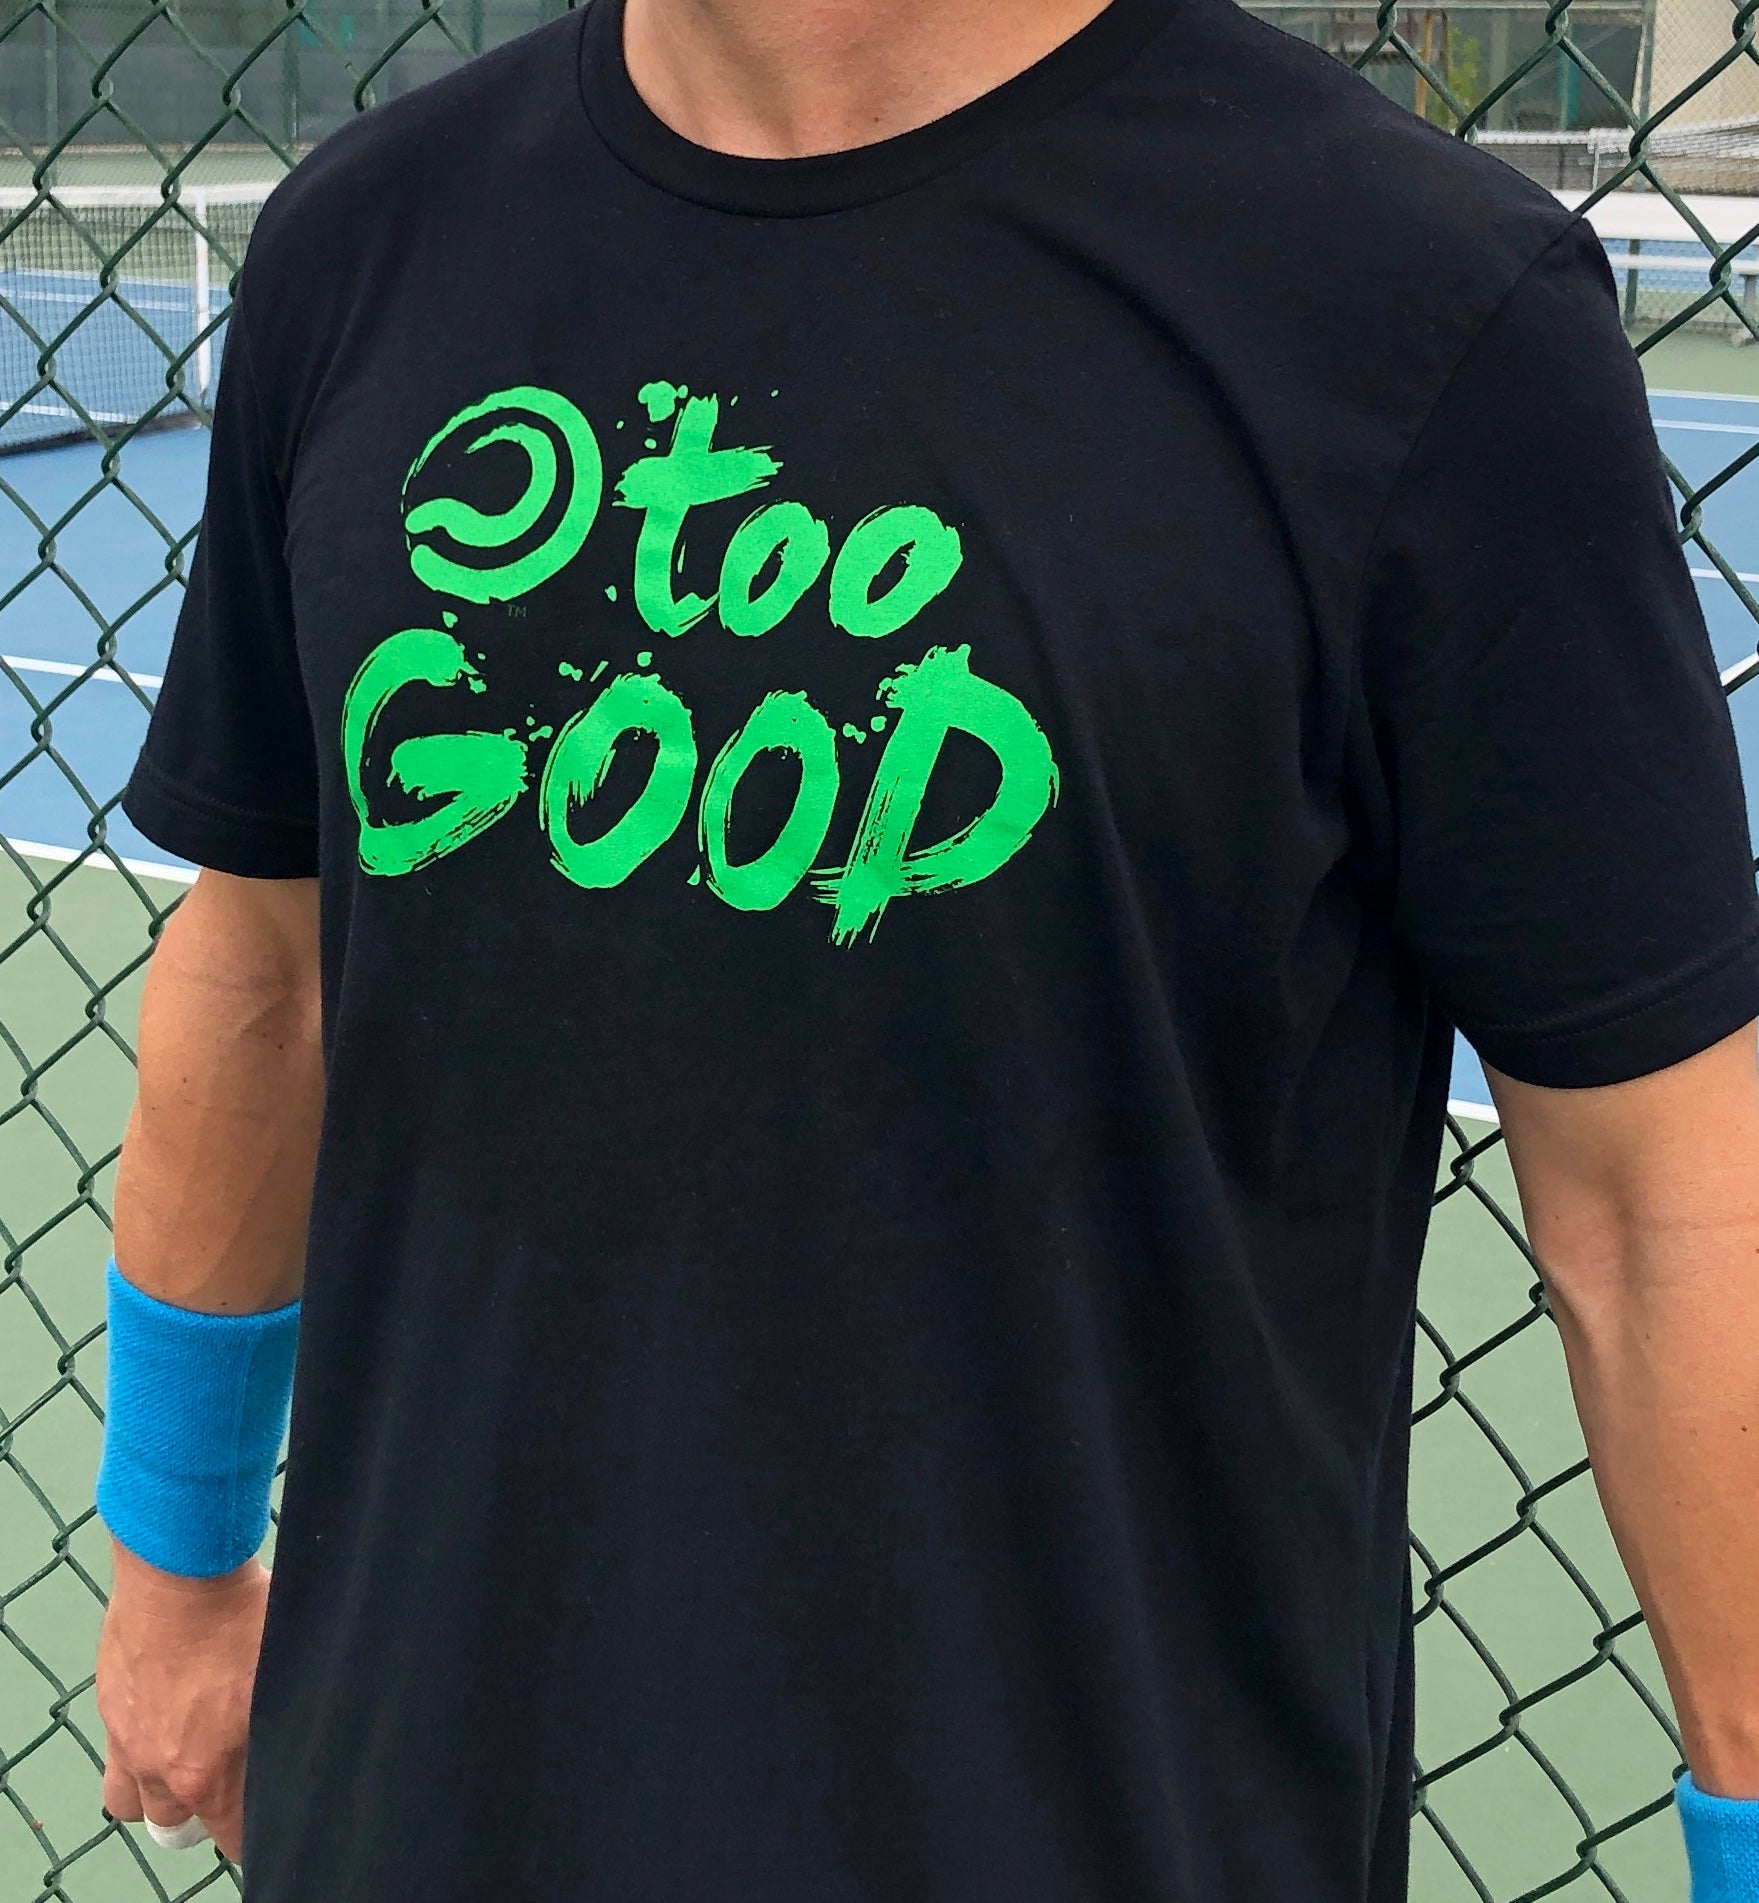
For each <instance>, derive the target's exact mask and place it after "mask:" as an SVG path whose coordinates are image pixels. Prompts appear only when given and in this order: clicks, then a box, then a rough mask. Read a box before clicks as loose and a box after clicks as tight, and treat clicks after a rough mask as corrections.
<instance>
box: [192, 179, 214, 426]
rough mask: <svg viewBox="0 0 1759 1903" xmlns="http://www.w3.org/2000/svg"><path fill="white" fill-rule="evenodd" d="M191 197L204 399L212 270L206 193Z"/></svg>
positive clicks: (198, 364)
mask: <svg viewBox="0 0 1759 1903" xmlns="http://www.w3.org/2000/svg"><path fill="white" fill-rule="evenodd" d="M190 199H191V203H192V209H193V210H194V212H195V219H196V224H195V334H196V336H197V337H198V338H199V339H200V340H201V341H200V342H199V343H197V345H196V347H195V387H196V395H197V396H198V397H199V398H200V399H201V400H202V402H203V403H206V402H207V401H208V389H209V386H210V384H211V382H212V380H213V371H214V345H213V339H212V338H210V337H209V336H207V335H206V331H207V328H208V317H209V309H208V306H209V303H210V292H211V287H210V284H209V278H210V275H211V271H212V261H211V260H210V258H209V256H208V195H207V193H206V192H202V191H196V192H192V193H191V194H190Z"/></svg>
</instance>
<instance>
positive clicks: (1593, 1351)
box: [1536, 1159, 1759, 1797]
mask: <svg viewBox="0 0 1759 1903" xmlns="http://www.w3.org/2000/svg"><path fill="white" fill-rule="evenodd" d="M1756 1175H1759V1167H1756V1166H1749V1165H1747V1164H1746V1163H1745V1161H1744V1159H1743V1160H1742V1162H1741V1164H1740V1166H1739V1167H1738V1169H1730V1170H1729V1171H1727V1173H1726V1175H1725V1176H1724V1180H1723V1181H1722V1182H1721V1183H1720V1185H1713V1184H1710V1183H1707V1182H1705V1181H1704V1179H1703V1177H1702V1175H1699V1176H1698V1177H1697V1178H1696V1180H1695V1181H1694V1180H1693V1179H1692V1178H1691V1176H1690V1175H1685V1176H1684V1180H1683V1183H1682V1186H1683V1187H1684V1188H1685V1189H1686V1191H1687V1193H1688V1200H1686V1201H1682V1200H1681V1199H1680V1198H1678V1197H1671V1198H1670V1197H1667V1196H1665V1195H1663V1194H1662V1193H1660V1192H1657V1193H1656V1194H1655V1195H1653V1196H1651V1197H1648V1198H1646V1203H1647V1208H1646V1210H1645V1211H1643V1212H1641V1213H1639V1212H1634V1211H1631V1210H1625V1211H1622V1212H1620V1213H1619V1214H1617V1215H1616V1216H1611V1217H1609V1218H1608V1219H1607V1220H1606V1221H1605V1223H1604V1226H1603V1227H1602V1230H1601V1233H1600V1234H1599V1235H1597V1236H1589V1235H1586V1234H1584V1233H1582V1232H1581V1229H1580V1227H1578V1230H1577V1233H1576V1234H1575V1235H1574V1236H1573V1237H1565V1236H1557V1235H1554V1236H1551V1237H1549V1238H1547V1237H1545V1236H1543V1235H1542V1236H1540V1237H1538V1238H1536V1241H1537V1242H1538V1244H1539V1254H1540V1260H1541V1262H1542V1263H1545V1262H1546V1260H1547V1246H1546V1245H1547V1242H1548V1241H1549V1243H1550V1247H1551V1265H1550V1266H1549V1268H1548V1272H1547V1281H1548V1284H1549V1286H1550V1289H1551V1296H1552V1304H1553V1308H1554V1311H1555V1313H1556V1314H1557V1318H1558V1323H1559V1326H1560V1328H1561V1330H1562V1333H1563V1340H1564V1348H1565V1352H1566V1355H1567V1357H1568V1361H1569V1367H1570V1375H1571V1381H1572V1384H1573V1386H1574V1389H1575V1394H1576V1400H1577V1406H1578V1409H1579V1411H1580V1414H1581V1417H1582V1423H1583V1427H1584V1430H1585V1433H1586V1436H1587V1441H1588V1447H1589V1453H1590V1457H1591V1459H1592V1462H1593V1467H1594V1474H1595V1479H1596V1482H1597V1484H1598V1486H1599V1490H1600V1495H1601V1498H1602V1500H1603V1502H1604V1504H1605V1507H1606V1513H1607V1518H1608V1521H1609V1523H1610V1525H1611V1527H1612V1531H1613V1534H1614V1537H1615V1539H1616V1540H1617V1543H1618V1547H1619V1551H1620V1553H1621V1555H1622V1557H1623V1559H1624V1561H1625V1564H1626V1568H1627V1570H1628V1571H1629V1573H1630V1575H1631V1579H1632V1583H1633V1585H1634V1586H1635V1587H1636V1590H1637V1594H1638V1597H1639V1599H1640V1601H1641V1603H1642V1606H1643V1609H1644V1612H1645V1614H1646V1616H1647V1618H1648V1622H1649V1626H1650V1629H1651V1631H1652V1633H1653V1636H1654V1638H1655V1642H1656V1646H1657V1648H1658V1650H1659V1652H1660V1655H1661V1661H1662V1665H1663V1668H1664V1670H1665V1671H1666V1674H1667V1678H1668V1684H1669V1687H1670V1689H1671V1691H1672V1693H1673V1697H1674V1701H1675V1705H1676V1709H1677V1711H1678V1714H1679V1719H1680V1725H1681V1731H1682V1735H1683V1738H1684V1741H1685V1746H1686V1755H1687V1759H1688V1762H1689V1763H1690V1765H1691V1766H1692V1769H1693V1773H1694V1775H1695V1777H1696V1779H1697V1781H1698V1783H1699V1785H1700V1786H1701V1787H1702V1788H1703V1789H1705V1790H1707V1791H1712V1792H1715V1793H1718V1794H1720V1795H1722V1796H1726V1797H1759V1197H1756V1194H1755V1187H1754V1178H1755V1176H1756ZM1676 1180H1680V1179H1676Z"/></svg>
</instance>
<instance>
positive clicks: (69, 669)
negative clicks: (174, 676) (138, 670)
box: [0, 654, 165, 687]
mask: <svg viewBox="0 0 1759 1903" xmlns="http://www.w3.org/2000/svg"><path fill="white" fill-rule="evenodd" d="M0 661H4V662H5V663H6V665H7V666H8V667H9V668H11V669H12V670H13V672H14V673H16V674H62V675H67V676H69V677H71V676H73V675H78V674H84V673H85V672H86V671H87V670H86V669H85V667H83V666H81V665H80V663H79V662H77V661H38V660H34V659H32V657H31V656H30V655H28V654H0ZM91 677H92V679H93V680H95V681H108V682H110V683H111V685H112V686H115V687H126V686H127V685H128V683H129V681H130V680H132V681H133V682H134V684H135V686H136V687H163V686H164V685H165V677H164V675H163V674H133V675H130V676H128V678H127V679H124V677H123V676H122V675H120V674H118V673H117V672H116V670H115V668H113V667H100V668H94V669H92V670H91Z"/></svg>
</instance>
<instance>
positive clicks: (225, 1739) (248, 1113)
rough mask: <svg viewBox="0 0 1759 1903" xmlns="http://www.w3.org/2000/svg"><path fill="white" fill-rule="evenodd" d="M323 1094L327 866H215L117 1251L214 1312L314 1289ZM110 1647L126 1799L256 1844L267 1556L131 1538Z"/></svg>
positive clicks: (187, 941) (171, 959)
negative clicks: (274, 871)
mask: <svg viewBox="0 0 1759 1903" xmlns="http://www.w3.org/2000/svg"><path fill="white" fill-rule="evenodd" d="M322 1104H323V1059H322V1051H321V1048H320V1044H319V1003H318V956H317V887H316V882H315V881H314V880H309V879H298V880H266V879H237V878H230V877H228V876H227V875H225V874H223V873H215V872H204V873H202V875H201V876H200V878H199V879H198V880H197V881H196V883H195V886H194V887H193V889H192V890H191V891H190V893H189V895H188V897H187V898H186V899H185V900H184V902H183V904H182V905H181V906H179V907H178V910H177V912H176V914H175V916H174V917H173V918H172V919H171V920H170V922H169V923H168V924H167V925H166V928H165V931H164V934H163V936H162V938H161V940H160V943H159V946H158V949H157V950H156V951H155V953H154V954H153V960H152V963H151V965H150V967H149V968H148V973H147V983H146V991H145V995H144V998H143V1000H142V1005H141V1030H140V1085H139V1096H138V1099H137V1101H136V1104H135V1108H134V1114H133V1116H132V1117H131V1118H130V1120H129V1126H128V1133H127V1135H126V1137H125V1139H124V1141H123V1147H122V1159H121V1165H120V1168H119V1171H118V1176H117V1184H116V1260H117V1264H118V1266H119V1267H120V1268H121V1269H122V1271H123V1273H124V1274H125V1275H126V1277H127V1278H128V1280H129V1281H130V1282H132V1283H134V1284H135V1285H136V1286H137V1287H138V1288H140V1289H142V1290H144V1291H145V1292H146V1293H147V1294H149V1295H152V1296H155V1297H157V1298H158V1299H159V1300H160V1301H164V1302H169V1303H172V1304H173V1305H175V1306H177V1307H180V1308H190V1309H199V1310H204V1311H206V1312H208V1313H212V1314H246V1313H253V1312H257V1311H261V1310H264V1309H269V1308H276V1307H280V1306H282V1305H283V1304H285V1303H287V1302H290V1301H293V1300H294V1299H296V1297H297V1296H298V1294H299V1289H300V1281H301V1276H302V1272H303V1265H304V1256H305V1233H306V1221H307V1215H308V1212H309V1209H310V1202H311V1185H312V1169H313V1164H314V1160H315V1156H316V1148H317V1134H318V1124H319V1118H320V1115H321V1111H322ZM112 1544H113V1546H114V1551H115V1560H116V1584H115V1590H114V1591H113V1593H112V1595H111V1599H110V1606H109V1610H108V1612H107V1614H106V1616H105V1620H104V1629H103V1634H102V1637H101V1638H100V1641H99V1650H98V1706H99V1712H100V1715H101V1716H102V1718H103V1721H104V1727H105V1731H106V1733H107V1735H108V1738H109V1760H108V1763H107V1765H106V1768H105V1775H104V1801H105V1805H106V1807H107V1808H108V1809H109V1811H110V1812H111V1813H112V1815H114V1816H117V1817H121V1818H139V1817H141V1816H142V1815H143V1814H144V1815H146V1816H149V1817H151V1818H152V1819H153V1821H154V1822H155V1823H160V1824H174V1823H178V1822H181V1821H182V1820H183V1819H185V1818H187V1817H189V1816H190V1815H192V1814H194V1815H198V1816H200V1817H201V1818H202V1819H203V1821H204V1822H205V1823H207V1825H208V1827H209V1829H210V1830H211V1831H212V1833H213V1836H214V1838H215V1841H216V1842H217V1843H218V1844H219V1845H220V1848H221V1849H222V1850H224V1851H225V1852H226V1854H227V1855H228V1856H230V1857H232V1858H233V1859H235V1860H236V1859H237V1858H238V1856H239V1855H240V1851H241V1836H242V1825H243V1816H242V1804H243V1780H244V1745H245V1727H246V1720H247V1717H248V1713H249V1706H250V1691H251V1686H252V1683H253V1681H254V1678H255V1672H256V1660H257V1653H258V1650H259V1648H260V1645H261V1639H262V1624H263V1612H264V1607H265V1602H266V1595H267V1585H268V1575H267V1573H266V1572H265V1571H264V1569H263V1568H262V1566H261V1565H260V1564H259V1563H258V1562H257V1561H255V1560H254V1559H253V1560H252V1561H250V1562H249V1563H248V1564H247V1565H245V1566H243V1567H240V1568H239V1569H238V1570H237V1571H236V1572H234V1573H229V1574H227V1575H225V1576H224V1577H222V1578H219V1579H199V1580H198V1579H183V1578H179V1577H177V1576H176V1575H173V1574H170V1573H164V1572H161V1571H159V1570H158V1569H157V1568H156V1567H153V1566H150V1565H148V1564H147V1563H146V1562H145V1561H144V1560H142V1559H139V1558H137V1557H136V1556H135V1555H134V1554H132V1553H130V1552H129V1551H128V1550H127V1549H126V1548H125V1547H123V1546H122V1545H121V1544H120V1543H119V1542H113V1543H112Z"/></svg>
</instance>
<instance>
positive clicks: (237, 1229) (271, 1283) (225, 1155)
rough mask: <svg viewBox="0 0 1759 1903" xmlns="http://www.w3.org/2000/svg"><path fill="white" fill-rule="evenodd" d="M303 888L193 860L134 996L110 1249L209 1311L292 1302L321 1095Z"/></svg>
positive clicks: (179, 1300)
mask: <svg viewBox="0 0 1759 1903" xmlns="http://www.w3.org/2000/svg"><path fill="white" fill-rule="evenodd" d="M315 932H316V923H315V900H314V898H313V897H312V895H311V894H310V892H309V891H308V890H304V889H301V888H300V887H298V886H289V887H286V888H280V889H275V888H268V887H264V886H261V885H260V883H259V882H256V881H240V880H231V881H216V880H215V878H214V875H212V874H207V873H204V874H203V875H202V879H201V880H200V881H198V883H197V886H196V888H195V889H194V891H192V892H191V894H190V896H189V898H188V899H187V900H186V901H185V903H184V905H183V906H182V907H180V908H179V910H178V912H177V913H176V914H175V915H174V916H173V917H172V919H171V920H170V921H169V922H168V924H167V925H166V928H165V931H164V934H163V935H162V938H161V941H160V944H159V946H158V948H157V950H156V951H155V953H154V955H153V960H152V964H151V966H150V967H149V970H148V975H147V984H146V990H145V995H144V996H143V999H142V1005H141V1030H140V1051H139V1057H140V1078H139V1094H138V1097H137V1100H136V1103H135V1108H134V1113H133V1115H132V1117H131V1118H130V1121H129V1126H128V1132H127V1135H126V1137H125V1139H124V1142H123V1146H122V1158H121V1164H120V1168H119V1171H118V1176H117V1184H116V1207H115V1220H116V1258H117V1262H118V1264H119V1265H120V1267H121V1268H122V1270H123V1271H124V1273H125V1274H126V1276H127V1277H128V1279H129V1280H130V1281H131V1282H132V1283H133V1284H134V1285H135V1286H136V1287H137V1288H139V1289H141V1290H142V1291H144V1292H145V1293H147V1294H149V1295H152V1296H155V1297H157V1298H158V1299H159V1300H161V1301H165V1302H170V1303H173V1304H176V1305H177V1306H179V1307H182V1308H190V1309H196V1310H201V1311H204V1312H208V1313H212V1314H222V1315H223V1314H241V1313H252V1312H256V1311H260V1310H263V1309H269V1308H274V1307H277V1306H279V1305H281V1304H284V1303H287V1302H291V1301H293V1300H294V1299H295V1298H296V1297H297V1296H298V1294H299V1289H300V1284H301V1280H302V1276H303V1267H304V1256H305V1235H306V1223H307V1217H308V1213H309V1209H310V1202H311V1185H312V1171H313V1166H314V1161H315V1157H316V1150H317V1137H318V1126H319V1121H320V1118H321V1114H322V1105H323V1056H322V1048H321V1043H320V1033H319V997H318V982H317V963H316V939H315Z"/></svg>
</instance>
